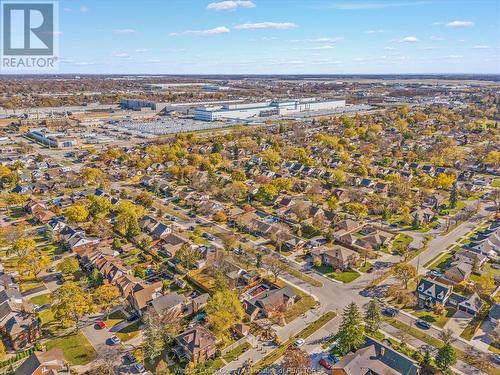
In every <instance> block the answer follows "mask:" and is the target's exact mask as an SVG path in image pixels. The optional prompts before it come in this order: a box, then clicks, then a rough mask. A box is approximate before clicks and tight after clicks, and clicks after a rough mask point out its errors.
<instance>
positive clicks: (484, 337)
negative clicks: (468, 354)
mask: <svg viewBox="0 0 500 375" xmlns="http://www.w3.org/2000/svg"><path fill="white" fill-rule="evenodd" d="M495 328H496V326H495V324H493V323H492V322H491V321H490V320H489V319H486V320H485V321H484V322H483V324H481V327H479V328H478V330H477V331H476V334H475V335H474V337H473V338H472V339H471V344H472V345H474V346H475V347H477V348H481V349H483V350H488V348H489V346H490V344H491V338H490V335H491V333H492V332H493V331H494V330H495Z"/></svg>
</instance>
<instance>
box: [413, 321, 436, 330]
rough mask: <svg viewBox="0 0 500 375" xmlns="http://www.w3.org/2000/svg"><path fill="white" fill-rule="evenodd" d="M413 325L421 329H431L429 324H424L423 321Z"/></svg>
mask: <svg viewBox="0 0 500 375" xmlns="http://www.w3.org/2000/svg"><path fill="white" fill-rule="evenodd" d="M415 324H416V325H417V326H418V327H420V328H422V329H429V328H431V327H432V324H431V323H429V322H426V321H425V320H422V319H419V320H417V321H416V323H415Z"/></svg>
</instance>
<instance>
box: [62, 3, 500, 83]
mask: <svg viewBox="0 0 500 375" xmlns="http://www.w3.org/2000/svg"><path fill="white" fill-rule="evenodd" d="M58 8H59V11H58V13H59V30H58V31H57V32H56V34H57V35H56V36H57V37H58V38H59V42H58V43H59V54H60V65H59V71H60V72H61V73H80V74H84V73H105V74H141V73H142V74H144V73H148V74H401V73H493V74H500V1H499V0H474V1H471V0H428V1H426V0H422V1H419V0H390V1H388V0H363V1H348V0H338V1H335V0H226V1H205V0H83V1H77V0H60V1H59V5H58Z"/></svg>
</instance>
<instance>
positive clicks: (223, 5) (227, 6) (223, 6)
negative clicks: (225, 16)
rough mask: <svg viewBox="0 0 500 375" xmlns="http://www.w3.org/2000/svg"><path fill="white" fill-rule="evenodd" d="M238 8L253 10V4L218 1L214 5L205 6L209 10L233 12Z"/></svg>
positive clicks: (244, 0)
mask: <svg viewBox="0 0 500 375" xmlns="http://www.w3.org/2000/svg"><path fill="white" fill-rule="evenodd" d="M238 7H242V8H255V4H254V3H253V2H251V1H246V0H228V1H219V2H216V3H210V4H208V5H207V9H210V10H217V11H219V10H234V9H236V8H238Z"/></svg>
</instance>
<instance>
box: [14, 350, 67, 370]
mask: <svg viewBox="0 0 500 375" xmlns="http://www.w3.org/2000/svg"><path fill="white" fill-rule="evenodd" d="M56 374H58V375H63V374H64V375H69V374H70V369H69V365H68V364H67V363H66V360H65V359H64V353H63V351H62V350H61V349H51V350H48V351H46V352H34V353H32V354H31V355H30V356H29V357H28V359H26V360H25V361H24V362H23V363H22V364H21V366H19V367H18V368H17V370H16V372H15V375H56Z"/></svg>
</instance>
